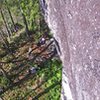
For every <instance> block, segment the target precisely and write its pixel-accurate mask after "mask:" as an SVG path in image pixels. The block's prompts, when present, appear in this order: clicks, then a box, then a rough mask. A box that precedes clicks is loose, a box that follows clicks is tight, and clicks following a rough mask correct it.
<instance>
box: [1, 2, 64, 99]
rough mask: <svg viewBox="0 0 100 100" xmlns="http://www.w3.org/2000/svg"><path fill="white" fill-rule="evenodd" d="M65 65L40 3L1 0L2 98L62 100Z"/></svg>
mask: <svg viewBox="0 0 100 100" xmlns="http://www.w3.org/2000/svg"><path fill="white" fill-rule="evenodd" d="M61 71H62V64H61V61H60V59H59V56H58V54H57V51H56V48H55V45H54V40H53V39H52V35H51V33H50V31H49V28H48V26H47V24H46V23H45V21H44V18H43V16H42V14H41V10H40V6H39V1H38V0H0V99H1V100H2V99H3V100H59V99H60V93H61Z"/></svg>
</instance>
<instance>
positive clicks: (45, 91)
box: [32, 81, 61, 100]
mask: <svg viewBox="0 0 100 100" xmlns="http://www.w3.org/2000/svg"><path fill="white" fill-rule="evenodd" d="M60 83H61V81H58V82H56V83H55V84H53V85H51V86H50V87H48V88H46V89H45V90H44V91H43V92H41V93H39V94H38V95H37V96H35V97H34V98H33V99H32V100H38V99H39V98H40V97H41V96H42V95H44V94H45V93H48V92H49V91H50V90H51V89H53V88H54V87H55V86H57V85H59V84H60Z"/></svg>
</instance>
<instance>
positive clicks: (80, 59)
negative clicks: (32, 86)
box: [43, 0, 100, 100]
mask: <svg viewBox="0 0 100 100" xmlns="http://www.w3.org/2000/svg"><path fill="white" fill-rule="evenodd" d="M43 1H44V0H43ZM44 6H46V7H45V9H43V10H44V11H45V13H44V14H45V19H46V21H47V23H48V26H49V27H50V29H51V31H52V33H53V34H54V37H55V38H56V40H57V41H58V42H59V45H60V49H61V55H60V57H61V60H62V62H63V66H64V67H63V75H62V79H63V80H62V96H61V99H62V100H100V0H45V4H44Z"/></svg>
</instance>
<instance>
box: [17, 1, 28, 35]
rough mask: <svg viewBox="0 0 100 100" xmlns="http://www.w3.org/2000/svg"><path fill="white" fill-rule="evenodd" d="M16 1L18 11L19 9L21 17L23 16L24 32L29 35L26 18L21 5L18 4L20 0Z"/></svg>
mask: <svg viewBox="0 0 100 100" xmlns="http://www.w3.org/2000/svg"><path fill="white" fill-rule="evenodd" d="M18 2H19V8H20V11H21V14H22V17H23V22H24V25H25V30H26V34H27V36H28V37H30V34H29V29H28V24H27V20H26V17H25V15H24V13H23V9H22V7H21V5H20V3H21V1H20V0H18Z"/></svg>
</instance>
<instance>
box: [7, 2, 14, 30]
mask: <svg viewBox="0 0 100 100" xmlns="http://www.w3.org/2000/svg"><path fill="white" fill-rule="evenodd" d="M5 3H6V6H7V10H8V12H9V15H10V18H11V21H12V24H13V27H14V30H16V26H15V23H14V20H13V17H12V14H11V11H10V9H9V7H8V3H7V0H5Z"/></svg>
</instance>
